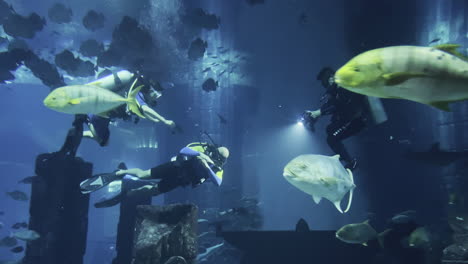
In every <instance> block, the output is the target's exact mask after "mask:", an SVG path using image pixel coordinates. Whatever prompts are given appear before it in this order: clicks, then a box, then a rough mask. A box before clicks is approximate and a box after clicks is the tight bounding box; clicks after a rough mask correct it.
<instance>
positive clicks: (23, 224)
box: [11, 222, 28, 229]
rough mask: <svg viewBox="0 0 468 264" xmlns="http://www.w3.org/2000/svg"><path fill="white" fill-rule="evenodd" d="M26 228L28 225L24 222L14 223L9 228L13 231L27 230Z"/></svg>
mask: <svg viewBox="0 0 468 264" xmlns="http://www.w3.org/2000/svg"><path fill="white" fill-rule="evenodd" d="M27 227H28V223H26V222H20V223H15V224H13V225H12V226H11V228H13V229H20V228H27Z"/></svg>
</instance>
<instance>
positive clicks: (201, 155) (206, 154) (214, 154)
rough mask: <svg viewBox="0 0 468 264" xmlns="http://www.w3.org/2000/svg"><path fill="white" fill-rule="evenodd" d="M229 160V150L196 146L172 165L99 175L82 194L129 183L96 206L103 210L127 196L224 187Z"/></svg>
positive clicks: (189, 147)
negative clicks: (207, 184) (205, 186)
mask: <svg viewBox="0 0 468 264" xmlns="http://www.w3.org/2000/svg"><path fill="white" fill-rule="evenodd" d="M228 157H229V150H228V149H227V148H226V147H223V146H218V145H217V144H214V143H213V144H210V143H201V142H194V143H190V144H188V145H187V146H186V147H184V148H182V149H181V150H180V151H179V153H178V154H177V156H175V157H173V158H172V159H171V161H170V162H167V163H164V164H161V165H159V166H156V167H154V168H151V169H149V170H142V169H139V168H133V169H120V170H116V171H114V172H111V173H103V174H97V175H95V176H93V177H92V178H89V179H87V180H85V181H83V182H82V183H81V184H80V187H81V192H82V193H84V194H87V193H91V192H94V191H96V190H99V189H101V188H102V187H104V186H106V185H108V184H110V183H112V182H116V181H119V180H122V181H126V184H122V187H121V190H120V192H117V194H114V195H113V196H111V197H108V198H104V199H102V200H101V201H99V202H97V203H96V204H95V205H94V206H95V207H96V208H102V207H110V206H114V205H116V204H118V203H120V202H121V201H122V200H123V199H124V198H125V197H126V196H130V197H132V196H134V197H135V196H140V197H141V196H144V195H149V196H157V195H160V194H162V193H167V192H169V191H171V190H173V189H175V188H177V187H186V186H188V185H191V186H192V188H194V187H196V186H198V185H200V184H202V183H204V182H205V181H207V180H211V181H213V182H214V183H215V184H216V185H217V186H220V185H221V182H222V180H223V166H224V164H225V163H226V160H227V158H228ZM120 168H122V166H120ZM128 175H131V176H134V177H131V176H128ZM125 185H126V186H127V188H126V189H124V186H125ZM128 186H130V187H128Z"/></svg>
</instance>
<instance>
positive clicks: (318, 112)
mask: <svg viewBox="0 0 468 264" xmlns="http://www.w3.org/2000/svg"><path fill="white" fill-rule="evenodd" d="M304 115H306V116H308V117H309V118H312V119H317V118H319V117H320V116H321V115H322V111H321V110H320V109H318V110H315V111H309V110H307V111H305V112H304V114H303V116H304Z"/></svg>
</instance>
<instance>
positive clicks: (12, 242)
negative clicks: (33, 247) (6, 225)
mask: <svg viewBox="0 0 468 264" xmlns="http://www.w3.org/2000/svg"><path fill="white" fill-rule="evenodd" d="M16 244H18V241H17V240H16V238H14V237H11V236H6V237H4V238H2V239H1V240H0V247H14V246H16Z"/></svg>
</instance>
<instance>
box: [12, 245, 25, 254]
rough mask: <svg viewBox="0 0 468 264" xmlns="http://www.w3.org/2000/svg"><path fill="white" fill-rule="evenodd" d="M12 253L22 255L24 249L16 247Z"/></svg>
mask: <svg viewBox="0 0 468 264" xmlns="http://www.w3.org/2000/svg"><path fill="white" fill-rule="evenodd" d="M10 251H11V252H13V253H21V252H23V251H24V247H22V246H18V247H14V248H12V249H10Z"/></svg>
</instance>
